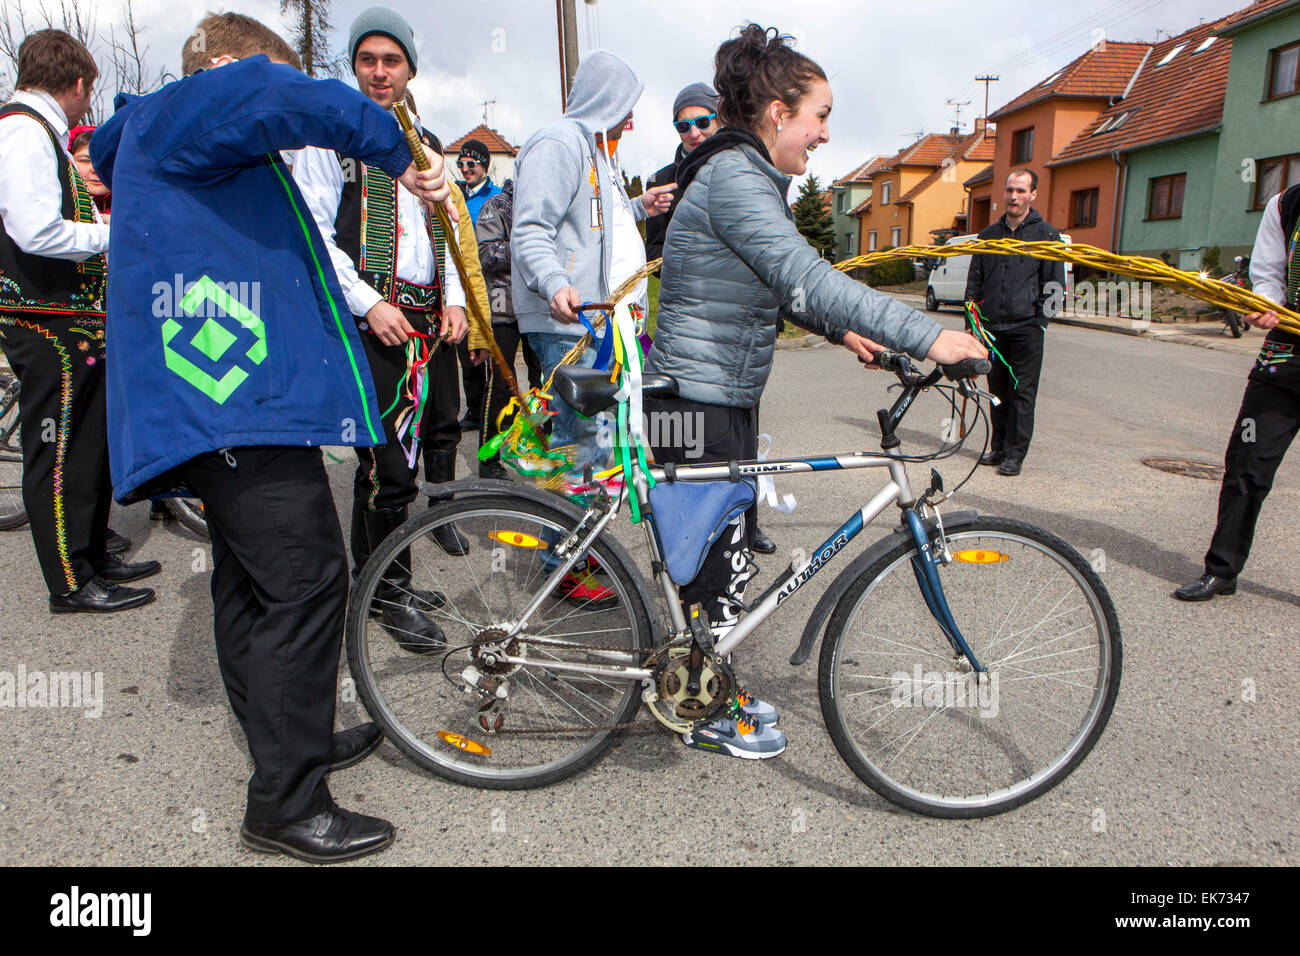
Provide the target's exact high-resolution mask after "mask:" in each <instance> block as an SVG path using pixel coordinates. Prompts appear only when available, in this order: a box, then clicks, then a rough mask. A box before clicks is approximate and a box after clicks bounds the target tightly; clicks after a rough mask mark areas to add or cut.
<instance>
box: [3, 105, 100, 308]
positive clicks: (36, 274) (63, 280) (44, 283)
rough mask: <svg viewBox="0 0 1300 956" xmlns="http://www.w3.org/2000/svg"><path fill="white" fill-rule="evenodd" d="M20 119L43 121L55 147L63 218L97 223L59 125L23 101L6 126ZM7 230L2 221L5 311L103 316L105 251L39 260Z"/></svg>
mask: <svg viewBox="0 0 1300 956" xmlns="http://www.w3.org/2000/svg"><path fill="white" fill-rule="evenodd" d="M20 115H21V116H30V117H31V118H32V119H34V120H36V121H37V122H38V123H40V124H41V126H42V128H44V130H45V132H46V133H47V134H48V135H49V137H50V143H51V144H53V146H54V156H55V159H56V161H57V162H58V167H59V168H58V175H59V186H60V188H61V191H62V209H61V215H62V216H63V218H64V219H68V220H71V221H73V222H94V221H95V213H94V209H95V201H94V199H93V198H92V197H91V195H90V190H89V189H87V188H86V184H85V182H84V181H83V180H82V178H81V174H80V173H78V172H77V167H76V166H74V165H73V164H72V161H71V160H70V159H69V158H68V154H67V152H66V151H65V150H64V148H63V144H62V143H60V142H59V137H58V134H57V133H55V132H54V129H53V127H51V126H50V124H49V123H48V122H46V120H45V118H44V117H43V116H41V114H40V113H38V112H36V110H34V109H32V108H30V107H28V106H24V105H23V104H21V103H6V104H5V105H4V106H3V107H0V122H4V121H5V120H8V121H9V122H13V120H12V119H11V117H14V116H20ZM3 227H4V223H3V222H0V312H9V313H17V312H22V313H39V314H44V315H64V316H77V317H86V316H89V317H92V318H103V316H104V287H105V282H104V271H105V269H104V263H105V260H104V256H103V254H102V253H97V254H96V255H93V256H91V257H89V258H88V259H84V260H82V261H81V262H72V261H70V260H68V259H52V258H50V257H49V256H34V255H31V254H29V253H26V252H23V251H22V250H21V249H19V248H18V245H17V243H15V242H14V241H13V240H12V239H11V238H9V233H8V232H6V231H4V228H3Z"/></svg>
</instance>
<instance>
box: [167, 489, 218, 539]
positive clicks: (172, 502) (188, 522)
mask: <svg viewBox="0 0 1300 956" xmlns="http://www.w3.org/2000/svg"><path fill="white" fill-rule="evenodd" d="M163 504H164V505H166V507H167V510H168V511H170V512H171V515H172V517H173V518H175V519H176V520H177V521H178V522H180V524H181V526H182V527H183V528H185V529H186V530H187V531H192V532H194V533H195V534H197V535H199V536H201V537H204V538H206V537H208V536H209V535H208V521H207V518H206V517H205V516H204V514H203V501H202V500H201V499H199V498H164V499H163Z"/></svg>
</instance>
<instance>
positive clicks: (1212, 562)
mask: <svg viewBox="0 0 1300 956" xmlns="http://www.w3.org/2000/svg"><path fill="white" fill-rule="evenodd" d="M1270 338H1271V339H1272V338H1273V336H1270ZM1297 342H1300V339H1298V340H1296V342H1292V343H1291V348H1292V349H1297V348H1300V346H1297V344H1296V343H1297ZM1265 351H1266V353H1267V352H1268V351H1269V346H1268V344H1266V346H1265ZM1274 354H1275V355H1276V354H1277V353H1276V352H1275V353H1274ZM1286 354H1288V355H1289V354H1291V353H1290V352H1287V353H1286ZM1261 359H1263V355H1261ZM1269 369H1272V371H1271V372H1270V371H1269ZM1298 428H1300V359H1297V358H1289V359H1286V360H1284V361H1282V362H1281V363H1278V364H1267V363H1257V364H1256V366H1255V369H1254V370H1253V371H1252V372H1251V373H1250V379H1249V380H1248V381H1247V383H1246V392H1245V394H1244V395H1243V396H1242V398H1241V410H1240V411H1239V412H1238V413H1237V425H1236V427H1235V428H1233V430H1232V437H1231V438H1230V439H1229V440H1228V451H1227V454H1226V455H1224V459H1223V464H1224V475H1223V485H1222V487H1221V488H1220V489H1219V519H1218V522H1217V523H1216V524H1215V527H1214V537H1213V539H1211V541H1210V548H1209V550H1208V551H1206V552H1205V572H1206V573H1207V574H1213V575H1215V576H1216V577H1221V578H1232V577H1236V576H1237V575H1238V574H1240V573H1241V569H1242V568H1243V567H1244V566H1245V564H1246V557H1247V556H1248V555H1249V554H1250V545H1251V542H1252V541H1253V540H1254V538H1255V522H1256V521H1258V520H1259V512H1260V508H1262V507H1263V505H1264V499H1265V498H1267V497H1268V493H1269V491H1270V490H1272V488H1273V476H1274V475H1275V474H1277V469H1278V466H1279V465H1280V464H1281V463H1282V459H1283V457H1285V455H1286V452H1287V449H1288V448H1289V447H1291V440H1292V439H1293V438H1295V434H1296V430H1297V429H1298Z"/></svg>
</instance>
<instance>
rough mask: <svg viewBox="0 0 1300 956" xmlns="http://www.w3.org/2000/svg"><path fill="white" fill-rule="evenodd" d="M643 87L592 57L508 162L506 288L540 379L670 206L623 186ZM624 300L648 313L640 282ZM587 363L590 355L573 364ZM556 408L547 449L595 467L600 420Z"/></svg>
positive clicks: (608, 61)
mask: <svg viewBox="0 0 1300 956" xmlns="http://www.w3.org/2000/svg"><path fill="white" fill-rule="evenodd" d="M641 89H642V83H641V81H640V80H638V79H637V78H636V74H634V73H633V72H632V68H631V67H629V66H628V65H627V64H626V63H624V62H623V61H622V60H621V59H619V58H618V57H617V56H615V55H614V54H613V53H610V52H608V51H606V50H593V51H592V52H591V53H590V54H588V56H587V58H586V59H584V60H583V61H582V65H581V66H580V67H579V68H578V72H577V75H576V76H575V77H574V81H573V91H572V92H571V93H570V94H569V105H568V108H567V109H566V110H565V112H564V116H563V118H561V119H560V120H559V121H558V122H555V123H552V124H551V125H550V126H547V127H545V128H543V129H541V130H539V131H538V132H537V133H534V134H533V136H532V137H530V138H529V140H528V141H527V142H526V143H524V145H523V148H522V149H521V150H520V151H519V156H518V157H517V159H516V160H515V211H514V228H513V232H512V234H511V243H510V258H511V265H512V267H513V269H512V273H511V291H512V293H513V295H514V304H515V315H516V316H517V318H518V320H519V331H520V333H521V334H525V335H527V336H528V339H529V342H530V343H531V344H532V347H533V350H534V351H535V352H536V353H537V356H538V358H540V359H541V363H542V368H543V370H544V372H545V373H546V374H547V375H549V374H550V373H551V370H552V369H554V368H555V366H556V365H558V364H559V361H560V359H561V358H562V357H563V356H564V354H565V353H566V352H567V351H569V349H571V348H572V347H573V345H574V344H575V343H576V342H577V340H578V339H579V338H580V337H581V335H582V333H583V328H582V326H581V324H579V319H578V313H577V307H578V306H579V305H581V304H582V303H583V302H605V301H608V299H609V296H610V294H611V293H612V292H613V291H614V289H615V288H617V287H618V286H619V285H620V284H621V283H622V282H623V281H624V280H626V279H628V278H630V277H631V276H632V275H633V274H634V273H635V272H636V271H637V270H639V269H641V268H642V267H643V266H644V265H645V248H644V246H643V245H642V242H641V237H640V234H639V233H638V232H637V229H636V224H637V223H638V222H640V221H641V220H643V219H645V218H646V216H647V214H649V215H657V214H659V213H662V212H664V211H666V210H667V208H668V206H669V204H670V202H671V198H672V187H671V186H669V187H663V188H660V189H654V190H650V191H649V192H648V193H646V194H645V195H643V196H641V197H639V199H640V201H639V202H634V201H632V200H629V199H628V196H627V193H626V192H625V191H624V189H623V184H622V170H621V169H620V168H619V164H618V158H617V150H618V142H619V139H620V137H621V136H622V134H623V127H624V126H625V125H626V123H627V120H628V118H629V117H630V116H631V113H632V107H633V105H635V103H636V101H637V99H638V98H640V96H641ZM625 301H634V302H636V303H638V304H639V305H640V306H641V308H642V309H644V308H646V287H645V283H644V282H642V283H641V284H640V285H639V286H638V287H637V288H636V289H635V290H633V292H632V293H631V294H630V295H629V297H628V298H627V299H626V300H625ZM594 360H595V350H594V349H588V350H587V352H586V354H585V355H584V356H583V359H582V361H580V362H579V364H581V365H586V366H590V365H591V364H592V363H593V362H594ZM557 406H558V407H557V408H556V416H555V419H554V422H553V424H552V435H551V441H552V444H554V445H556V446H562V445H571V444H576V445H577V446H578V452H577V460H576V462H575V465H576V470H577V471H579V472H580V471H581V470H582V468H583V467H584V466H585V465H592V467H593V469H595V470H600V468H601V467H602V466H603V465H604V464H605V463H606V461H607V460H608V458H609V455H610V448H609V447H608V443H606V447H603V448H602V447H600V443H599V442H598V441H597V435H598V432H599V429H600V424H599V422H598V421H597V420H595V419H592V420H584V419H581V418H579V417H578V416H577V415H576V414H575V413H574V412H573V410H572V409H571V408H569V407H568V406H567V405H565V404H564V403H563V402H559V403H557Z"/></svg>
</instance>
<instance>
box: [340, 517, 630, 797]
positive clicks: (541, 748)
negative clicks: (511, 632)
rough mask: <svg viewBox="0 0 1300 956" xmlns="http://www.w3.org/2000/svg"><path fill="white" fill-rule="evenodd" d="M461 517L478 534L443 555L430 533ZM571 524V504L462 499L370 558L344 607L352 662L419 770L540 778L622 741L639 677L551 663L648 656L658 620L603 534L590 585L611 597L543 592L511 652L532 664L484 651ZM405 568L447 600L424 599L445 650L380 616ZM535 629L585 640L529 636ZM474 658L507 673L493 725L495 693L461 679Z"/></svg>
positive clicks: (524, 783)
mask: <svg viewBox="0 0 1300 956" xmlns="http://www.w3.org/2000/svg"><path fill="white" fill-rule="evenodd" d="M453 522H454V523H455V526H456V528H457V530H459V531H460V533H461V534H462V535H464V536H465V537H466V538H467V539H468V540H469V542H470V546H469V550H468V552H467V553H465V554H463V555H449V554H447V553H446V552H445V551H443V550H442V549H441V548H440V547H439V546H438V545H437V544H436V543H435V542H434V540H433V537H432V535H433V532H434V530H435V529H437V528H440V527H443V526H445V525H448V524H450V523H453ZM575 524H576V521H575V519H574V518H573V517H572V516H571V515H569V514H566V513H565V512H564V511H561V510H559V509H552V508H550V507H547V506H545V505H542V504H540V503H538V502H535V501H533V500H531V499H525V498H514V497H508V496H504V495H482V496H471V497H458V498H456V499H454V500H453V501H450V502H448V503H446V504H441V505H438V506H437V507H435V508H432V509H430V510H428V511H425V512H424V513H422V514H420V515H418V516H417V517H415V518H412V519H411V520H409V521H407V522H406V523H405V524H403V525H402V526H401V527H400V528H398V529H397V530H396V531H394V532H393V533H392V534H391V535H389V537H388V538H387V539H385V540H384V542H383V543H382V544H381V545H380V546H379V547H378V548H377V549H376V550H375V552H374V554H373V555H372V556H371V558H370V560H369V561H368V562H367V563H366V566H365V568H364V569H363V570H362V573H361V576H360V578H359V579H358V580H357V582H356V584H355V585H354V586H353V590H352V595H351V598H350V600H349V604H348V613H347V629H346V641H347V653H348V665H349V667H350V668H351V671H352V675H353V678H354V679H355V680H356V685H357V696H358V697H359V698H360V700H361V702H362V703H363V704H364V705H365V707H366V710H367V711H369V713H370V715H371V717H372V718H373V719H374V720H375V722H376V723H378V724H379V725H380V727H382V728H383V731H384V733H385V735H386V736H387V737H388V738H389V740H391V741H392V742H393V743H394V744H395V745H396V746H397V748H398V749H400V750H401V751H402V752H403V753H405V754H406V755H407V756H408V757H410V758H411V759H412V760H414V761H415V762H416V763H417V764H419V765H420V766H421V767H423V768H424V769H426V770H428V771H430V772H432V773H435V774H437V775H439V776H441V777H445V778H447V779H450V780H453V781H456V782H457V783H464V784H470V785H472V786H477V787H486V788H491V789H502V790H515V789H522V788H527V787H540V786H545V785H546V784H550V783H554V782H556V781H558V780H562V779H564V778H565V777H568V776H570V775H572V774H574V773H577V772H578V771H580V770H582V769H583V768H585V767H587V766H589V765H590V764H591V763H593V762H594V761H595V760H596V759H597V758H599V757H600V756H601V755H602V754H603V753H605V751H606V750H608V749H609V747H611V746H612V745H613V743H614V741H615V739H616V738H617V736H618V731H617V730H614V729H611V728H612V727H613V726H614V725H618V724H622V723H626V722H627V721H629V720H630V719H631V718H632V716H633V715H634V714H635V712H636V710H637V707H638V706H639V705H640V701H641V684H640V681H639V680H635V679H626V678H619V677H616V676H609V675H605V674H600V675H592V674H580V673H571V672H566V671H563V670H559V669H554V668H551V667H548V666H546V665H547V663H548V662H552V661H553V662H556V663H559V662H560V661H565V662H581V663H589V664H606V665H608V664H611V663H615V662H616V661H615V659H614V658H612V657H611V656H610V652H615V653H621V654H622V658H621V659H620V660H619V661H618V662H620V663H623V664H624V665H625V666H626V665H628V664H634V665H639V664H640V663H641V662H642V661H643V660H644V658H645V656H646V654H645V653H642V652H648V651H649V649H650V647H651V625H650V618H649V615H648V613H647V611H646V606H645V603H644V600H643V598H642V595H641V594H640V592H639V590H638V586H637V581H636V578H635V577H634V575H633V574H632V573H631V572H629V570H628V569H627V568H626V567H624V565H623V564H622V562H621V561H620V560H619V558H618V557H617V555H616V554H615V553H614V552H613V550H612V549H611V548H610V547H609V545H608V543H606V542H604V541H603V540H601V541H597V543H596V544H595V546H594V547H593V548H592V550H591V556H592V557H594V558H595V559H596V560H597V561H598V562H599V564H600V567H601V569H602V571H603V574H602V575H601V576H599V577H597V578H595V579H594V583H598V584H599V585H602V586H604V587H606V588H608V589H609V591H611V592H612V593H613V599H612V600H610V601H609V602H608V603H607V604H604V605H598V604H596V603H593V602H592V601H590V600H587V601H583V600H579V599H577V598H568V599H566V598H563V597H562V596H561V595H560V593H559V592H558V590H557V591H556V592H555V593H552V594H551V595H549V596H548V597H546V599H545V600H544V601H543V603H542V605H541V606H540V607H539V608H538V610H537V611H536V612H535V613H534V614H533V615H532V617H531V618H530V620H529V624H528V627H527V630H526V631H525V632H524V634H523V635H521V637H522V638H523V639H522V640H519V641H517V642H512V643H511V645H510V650H509V651H508V652H507V653H508V654H509V656H513V657H522V658H525V659H527V660H529V661H534V662H536V663H530V664H525V665H522V666H511V665H504V664H500V663H492V662H485V661H484V659H483V654H482V653H481V652H480V646H481V645H482V643H483V642H487V641H492V640H493V639H494V638H500V637H503V636H504V634H505V633H506V632H507V631H508V629H509V628H510V627H511V625H512V624H513V623H514V622H516V621H518V619H519V618H520V616H521V615H522V612H523V610H524V608H525V606H526V605H527V604H528V603H529V601H530V600H531V599H532V598H533V596H534V595H535V594H536V593H537V592H538V591H539V590H541V588H542V586H543V584H544V583H545V581H546V580H547V577H548V576H549V571H548V570H547V568H546V564H547V555H548V554H549V553H550V547H551V545H549V544H548V543H547V542H548V541H559V540H562V539H563V537H564V536H566V535H567V534H568V533H569V531H570V530H571V529H572V528H573V527H574V526H575ZM408 549H409V552H410V554H409V558H407V557H405V554H406V552H407V550H408ZM580 564H581V562H580ZM407 567H409V570H410V580H409V581H408V582H406V583H405V586H404V589H405V590H409V592H411V593H413V594H414V593H418V592H420V591H426V592H427V591H437V592H440V594H441V595H442V597H443V602H442V603H441V604H440V605H439V604H437V603H436V602H435V603H434V604H432V605H430V604H425V605H423V606H424V608H425V614H426V615H427V616H428V617H429V618H431V619H432V620H433V621H434V622H435V623H437V624H438V625H439V627H440V628H441V629H442V631H443V633H444V635H445V639H446V646H445V648H443V649H438V650H435V651H434V652H432V653H422V654H421V653H411V652H409V651H408V650H406V649H404V648H403V646H402V643H401V641H402V638H403V633H402V632H401V631H399V630H397V628H395V627H391V626H386V625H385V624H384V623H383V621H382V619H381V618H379V617H378V616H376V612H377V611H378V610H381V609H382V606H383V597H382V595H383V591H382V590H381V588H380V585H381V582H382V581H384V580H385V579H387V580H388V581H392V580H394V579H397V580H401V579H402V576H403V574H402V572H403V571H404V570H405V569H406V568H407ZM376 602H378V603H376ZM528 636H540V637H546V638H553V639H556V640H559V641H564V642H566V643H570V644H574V645H581V646H582V647H584V648H588V650H580V649H576V648H559V647H555V646H547V645H544V644H541V643H534V642H529V641H528V640H527V637H528ZM476 645H478V646H476ZM600 651H605V652H606V653H605V654H604V655H602V654H601V653H600ZM471 665H473V666H474V667H476V668H477V669H478V670H479V671H480V672H482V673H484V674H487V675H488V676H489V677H491V678H493V679H499V678H501V677H504V678H506V686H507V694H508V696H507V698H506V699H505V703H504V705H503V707H502V709H501V711H500V712H499V714H496V713H494V714H489V715H487V717H486V720H487V722H488V723H489V724H491V725H493V726H494V728H495V722H496V717H497V716H499V717H500V718H501V724H500V727H499V728H495V729H494V731H493V732H488V730H487V729H486V728H485V726H484V724H483V722H482V721H481V718H483V717H484V714H483V712H482V710H481V707H482V706H483V705H484V704H485V703H488V702H489V701H487V700H485V699H484V698H482V697H480V696H478V695H476V694H474V693H472V692H469V691H467V690H465V689H463V687H462V685H463V684H464V683H465V681H464V679H463V678H462V674H463V673H464V672H465V671H466V669H467V668H468V667H470V666H471ZM498 731H499V732H498ZM484 750H486V751H488V752H486V753H485V752H483V751H484Z"/></svg>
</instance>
